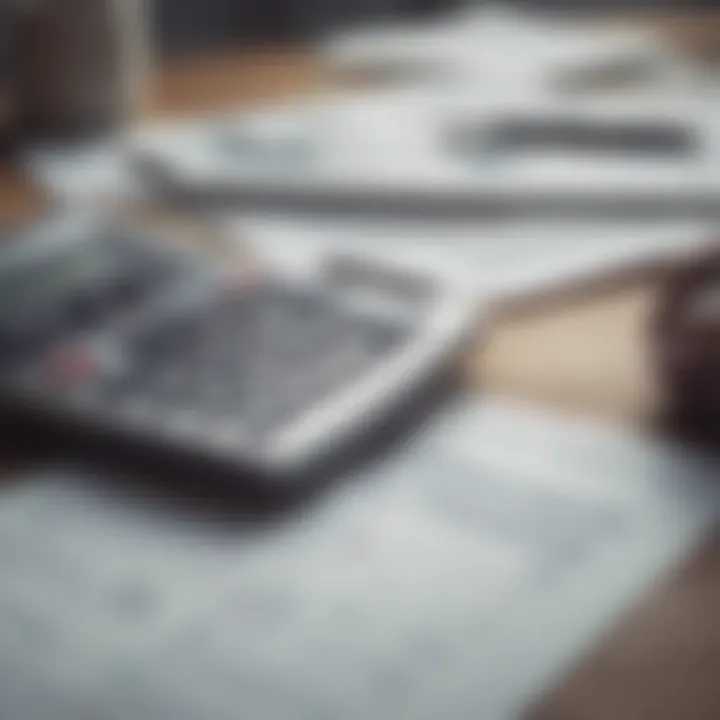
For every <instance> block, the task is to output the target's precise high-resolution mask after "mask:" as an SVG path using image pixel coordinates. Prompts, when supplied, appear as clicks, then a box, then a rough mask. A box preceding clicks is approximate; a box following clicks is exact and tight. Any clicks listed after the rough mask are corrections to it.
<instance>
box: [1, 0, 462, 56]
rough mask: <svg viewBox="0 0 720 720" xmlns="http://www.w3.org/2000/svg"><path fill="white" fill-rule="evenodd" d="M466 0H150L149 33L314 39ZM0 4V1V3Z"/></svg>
mask: <svg viewBox="0 0 720 720" xmlns="http://www.w3.org/2000/svg"><path fill="white" fill-rule="evenodd" d="M467 1H468V0H154V17H155V29H156V34H157V36H158V39H159V42H160V45H161V47H162V48H163V49H165V50H166V51H169V52H187V51H193V50H202V49H206V48H209V47H216V46H222V45H228V46H229V45H233V44H237V43H249V42H255V41H262V40H282V39H302V38H310V37H314V36H316V35H318V34H320V33H323V32H324V31H328V30H330V29H335V28H338V27H343V26H348V25H353V24H358V23H363V22H372V21H378V22H379V21H382V20H384V19H388V18H410V17H414V16H417V15H421V14H423V13H427V12H433V11H436V10H444V9H450V8H453V7H457V6H459V5H462V4H464V3H465V2H467ZM0 2H2V0H0Z"/></svg>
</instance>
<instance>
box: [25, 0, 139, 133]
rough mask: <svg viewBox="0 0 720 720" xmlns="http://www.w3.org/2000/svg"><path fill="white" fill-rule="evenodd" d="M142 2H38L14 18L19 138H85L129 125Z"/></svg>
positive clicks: (135, 90) (136, 90) (136, 88)
mask: <svg viewBox="0 0 720 720" xmlns="http://www.w3.org/2000/svg"><path fill="white" fill-rule="evenodd" d="M143 5H144V0H38V1H37V2H33V3H27V4H24V5H20V6H19V8H18V9H17V10H15V13H14V24H15V27H16V41H15V42H14V45H15V51H14V53H13V58H12V81H13V95H14V102H15V105H16V108H17V114H18V117H19V127H20V130H21V132H22V133H23V135H25V136H29V137H31V138H36V137H41V138H44V137H50V138H55V137H63V138H65V137H72V138H74V137H86V136H88V135H95V134H98V133H103V132H106V131H110V130H113V129H115V128H117V127H118V126H120V125H121V124H122V123H124V122H125V121H127V120H128V119H129V118H130V116H131V114H132V106H133V104H134V102H135V101H136V96H137V94H138V93H139V92H140V87H141V85H142V80H141V79H140V78H141V75H142V72H143V70H142V65H143V62H144V60H143V56H144V53H145V52H146V48H147V43H145V42H144V41H143V37H144V35H145V33H146V32H147V27H146V22H145V20H144V18H143V15H142V12H141V11H142V8H143Z"/></svg>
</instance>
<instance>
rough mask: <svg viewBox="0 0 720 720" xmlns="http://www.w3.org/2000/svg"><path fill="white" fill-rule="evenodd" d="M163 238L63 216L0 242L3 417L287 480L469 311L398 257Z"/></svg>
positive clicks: (339, 451) (404, 397) (353, 441)
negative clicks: (218, 251) (215, 245)
mask: <svg viewBox="0 0 720 720" xmlns="http://www.w3.org/2000/svg"><path fill="white" fill-rule="evenodd" d="M171 240H172V238H168V237H162V238H159V237H155V236H154V235H153V234H152V233H149V232H148V231H146V230H145V229H140V226H139V225H135V224H132V223H122V222H118V221H116V220H112V221H109V220H107V219H104V218H99V217H97V216H95V217H92V218H90V217H87V216H85V217H82V218H80V217H77V216H74V217H72V218H53V219H51V220H47V221H45V222H43V223H41V224H40V225H38V226H35V227H33V228H26V229H24V230H22V231H20V232H19V233H18V237H16V238H14V239H13V241H12V242H8V243H6V244H5V245H4V246H3V248H2V250H1V251H0V371H1V374H2V376H1V380H0V398H1V399H2V406H3V410H4V413H5V414H6V416H9V417H11V418H13V419H15V420H17V421H20V420H25V421H30V422H31V426H32V427H34V428H43V429H48V428H49V429H52V430H60V431H62V433H63V435H64V436H68V437H72V438H74V439H78V438H81V439H82V443H80V445H79V447H85V448H93V447H95V446H97V447H110V448H114V449H117V450H120V451H121V453H122V454H123V455H124V456H125V455H131V454H132V453H133V452H135V451H138V454H139V455H140V456H142V457H145V456H147V457H151V458H153V459H156V460H157V459H161V460H162V459H166V460H171V461H176V462H180V463H182V465H181V466H182V467H191V466H192V467H196V466H197V467H200V468H202V469H204V470H205V469H206V470H208V471H210V470H213V469H214V470H218V471H221V472H222V474H223V475H225V474H227V473H228V471H229V473H230V474H231V475H232V477H233V478H235V479H236V480H237V482H238V483H242V482H250V483H252V484H254V485H256V486H257V485H260V486H262V487H263V488H269V489H273V490H274V489H278V490H281V489H283V488H287V489H289V488H291V487H293V486H298V485H301V484H302V483H301V480H302V479H303V478H305V479H312V478H313V477H315V476H316V475H317V473H318V472H319V469H320V468H322V467H327V466H329V465H332V464H333V462H332V461H334V460H339V459H341V458H342V457H343V456H345V455H347V454H348V453H350V454H352V451H353V449H355V448H357V447H358V446H359V445H362V444H363V442H364V441H365V440H366V439H368V438H370V437H372V436H373V434H374V433H375V431H376V430H378V429H379V428H381V427H385V426H386V425H387V423H388V422H389V421H390V419H391V418H393V417H394V416H395V412H396V411H397V410H399V409H400V408H402V407H404V406H405V405H406V404H407V403H410V402H411V401H412V400H413V399H414V398H417V397H419V396H421V395H422V393H423V391H424V390H426V389H428V388H429V387H430V386H431V385H433V384H434V383H433V381H434V379H436V378H438V377H440V376H441V375H443V373H445V371H446V370H447V369H448V368H449V367H451V365H452V363H451V361H452V359H453V358H454V357H455V356H456V353H457V351H458V350H459V349H460V348H461V347H462V344H463V343H464V341H465V340H466V339H467V338H468V337H469V336H470V331H471V330H472V329H473V328H474V327H475V326H476V323H477V317H478V315H477V301H476V299H475V298H473V297H472V296H471V295H470V294H468V293H467V292H466V291H464V290H460V289H457V287H456V286H455V284H454V283H453V282H452V280H451V278H447V277H446V278H440V277H437V276H434V273H431V272H429V271H428V270H421V269H420V268H419V267H412V266H411V265H403V263H401V262H398V261H392V262H391V261H387V260H384V259H383V260H382V261H380V260H378V259H377V258H374V257H371V256H369V255H368V256H367V257H365V256H363V254H362V253H357V252H354V253H353V254H352V255H351V254H347V253H345V254H344V253H339V252H333V251H329V250H325V251H319V250H317V251H315V252H314V253H311V252H309V251H308V252H307V253H304V254H303V253H297V252H296V253H290V252H287V253H285V255H286V257H285V255H283V253H278V252H274V253H269V252H268V253H263V251H262V249H258V251H257V252H255V253H251V255H252V258H250V256H249V255H248V254H247V253H243V254H242V255H241V254H240V253H236V254H235V255H233V259H232V260H230V261H229V260H228V258H226V257H225V258H223V259H222V260H221V259H220V258H218V257H216V256H214V255H213V254H211V253H209V252H205V251H203V250H201V249H197V248H188V247H184V246H183V247H182V249H181V246H180V245H179V244H175V243H173V242H172V241H171Z"/></svg>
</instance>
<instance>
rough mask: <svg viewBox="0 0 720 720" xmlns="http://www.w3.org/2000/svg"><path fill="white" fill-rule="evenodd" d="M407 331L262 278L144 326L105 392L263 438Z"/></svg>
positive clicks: (178, 419) (348, 380) (178, 417)
mask: <svg viewBox="0 0 720 720" xmlns="http://www.w3.org/2000/svg"><path fill="white" fill-rule="evenodd" d="M408 331H409V328H407V327H404V326H401V325H398V324H396V323H394V322H390V321H387V320H381V319H375V318H370V317H367V316H362V315H359V314H357V313H354V312H352V311H351V310H349V309H346V308H343V307H342V306H341V305H339V304H338V303H337V302H335V301H333V299H331V298H329V297H327V296H323V295H322V294H320V293H316V292H313V291H306V290H300V289H290V288H286V287H281V286H279V285H276V284H273V283H267V284H259V285H258V286H257V287H254V288H253V289H252V290H251V291H250V292H243V293H242V294H239V295H234V296H230V297H222V298H219V299H216V300H214V301H212V302H211V303H209V304H207V305H206V306H204V307H203V308H201V309H199V310H194V311H193V312H191V313H189V314H188V315H186V316H184V317H182V318H179V319H174V320H169V321H166V322H164V323H162V324H160V325H158V326H156V327H154V328H152V329H151V330H149V331H146V332H145V333H144V334H143V336H142V337H139V338H138V339H137V342H136V343H135V347H134V350H133V351H132V353H131V357H132V361H131V363H130V367H129V369H128V371H127V372H126V373H124V374H123V375H121V376H120V377H118V378H117V379H115V380H114V381H113V382H112V383H110V384H109V385H108V388H107V396H108V399H112V401H113V402H114V403H120V404H121V405H123V404H124V405H128V404H130V405H132V404H135V405H136V406H144V407H145V408H146V410H147V411H148V412H150V413H151V414H153V415H155V417H157V418H158V419H161V418H168V419H172V423H173V424H176V425H182V424H183V418H184V419H185V423H184V424H185V425H186V426H188V427H190V426H191V425H192V424H193V422H194V423H195V424H197V425H202V424H203V423H204V422H205V421H209V422H210V423H211V424H212V425H213V427H224V428H226V429H229V431H231V432H232V430H233V428H234V429H235V430H237V431H238V432H242V433H243V434H244V435H245V436H246V437H248V438H250V439H252V440H262V439H264V438H265V437H267V435H269V434H270V433H273V432H275V431H278V430H280V429H282V428H283V427H285V426H286V425H288V424H289V423H292V422H293V421H295V420H297V419H299V418H301V417H302V415H303V413H305V412H306V411H308V410H310V409H312V408H313V407H315V406H316V405H317V404H319V403H321V402H322V401H324V400H326V399H328V398H329V397H331V396H333V395H334V394H336V393H338V392H339V391H342V390H343V389H344V388H345V387H346V386H351V385H352V384H353V383H355V382H356V381H357V380H358V379H359V378H361V377H362V376H363V375H364V374H366V373H368V372H370V371H372V369H373V367H374V366H375V365H377V364H378V363H379V362H381V361H382V360H383V359H384V358H385V357H387V355H388V354H389V353H391V352H392V351H393V350H394V349H395V348H396V347H397V346H398V345H399V344H400V343H401V342H402V341H403V339H404V338H405V337H406V334H407V332H408ZM191 418H194V420H191Z"/></svg>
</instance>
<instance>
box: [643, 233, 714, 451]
mask: <svg viewBox="0 0 720 720" xmlns="http://www.w3.org/2000/svg"><path fill="white" fill-rule="evenodd" d="M653 340H654V345H655V352H656V355H657V366H658V370H659V374H660V378H661V380H662V382H663V384H664V386H665V387H666V395H667V411H668V416H669V417H668V419H669V420H670V421H671V422H672V423H673V425H675V426H677V428H678V429H679V430H682V431H690V432H697V433H699V434H701V435H703V436H707V437H710V436H711V435H712V434H715V435H719V434H720V433H718V427H720V247H715V248H713V249H711V250H707V251H705V252H703V254H702V255H700V256H699V257H697V258H695V259H693V260H691V261H689V262H688V263H686V264H684V265H682V266H681V267H679V268H677V269H676V270H675V271H674V272H671V273H670V274H669V275H668V278H667V280H666V281H665V283H664V284H663V288H662V293H661V296H660V302H659V307H658V312H657V317H656V319H655V323H654V327H653Z"/></svg>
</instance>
